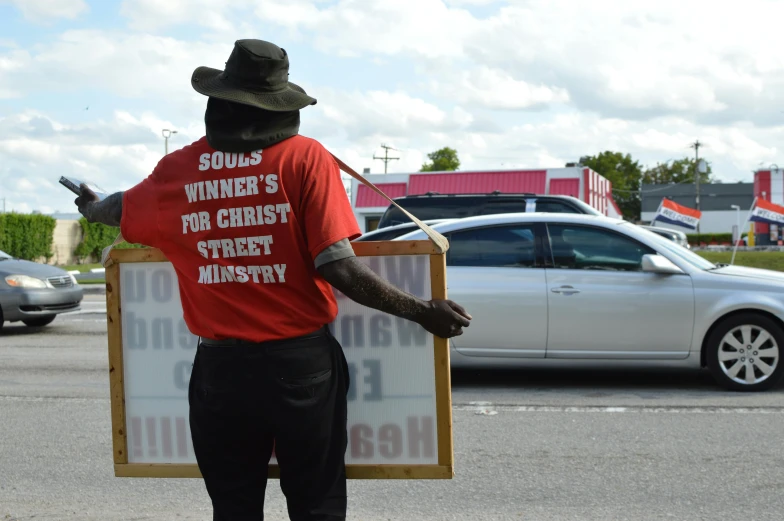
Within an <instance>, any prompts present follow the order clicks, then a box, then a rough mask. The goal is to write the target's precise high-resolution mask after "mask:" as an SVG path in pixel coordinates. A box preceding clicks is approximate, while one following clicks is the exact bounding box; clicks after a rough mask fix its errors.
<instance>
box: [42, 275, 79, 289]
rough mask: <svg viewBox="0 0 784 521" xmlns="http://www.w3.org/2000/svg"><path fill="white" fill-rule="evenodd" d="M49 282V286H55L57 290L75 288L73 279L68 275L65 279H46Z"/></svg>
mask: <svg viewBox="0 0 784 521" xmlns="http://www.w3.org/2000/svg"><path fill="white" fill-rule="evenodd" d="M46 280H48V281H49V284H51V285H52V286H54V287H55V288H58V289H59V288H70V287H72V286H73V279H72V278H71V277H69V276H68V275H65V276H63V277H49V278H48V279H46Z"/></svg>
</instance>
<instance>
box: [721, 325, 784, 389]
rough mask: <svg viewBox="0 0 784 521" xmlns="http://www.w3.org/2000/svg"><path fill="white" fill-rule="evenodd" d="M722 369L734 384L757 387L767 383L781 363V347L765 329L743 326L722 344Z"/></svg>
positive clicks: (725, 338)
mask: <svg viewBox="0 0 784 521" xmlns="http://www.w3.org/2000/svg"><path fill="white" fill-rule="evenodd" d="M718 355H719V366H720V367H721V370H722V371H723V372H724V374H725V375H727V377H728V378H730V379H731V380H732V381H734V382H736V383H739V384H743V385H754V384H758V383H760V382H764V381H765V380H767V379H768V378H769V377H770V375H772V374H773V372H774V371H775V370H776V367H777V366H778V364H779V346H778V343H777V342H776V339H775V338H773V335H771V334H770V333H769V332H768V331H767V330H766V329H765V328H763V327H760V326H758V325H751V324H746V325H741V326H737V327H735V328H733V329H731V330H729V331H728V332H727V334H725V335H724V337H723V338H722V339H721V342H720V343H719V353H718Z"/></svg>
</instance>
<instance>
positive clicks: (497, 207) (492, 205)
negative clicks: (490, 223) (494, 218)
mask: <svg viewBox="0 0 784 521" xmlns="http://www.w3.org/2000/svg"><path fill="white" fill-rule="evenodd" d="M522 212H525V199H512V200H496V201H494V200H489V201H487V202H486V203H485V204H484V205H483V206H482V209H481V211H480V212H479V213H481V215H491V214H498V213H522Z"/></svg>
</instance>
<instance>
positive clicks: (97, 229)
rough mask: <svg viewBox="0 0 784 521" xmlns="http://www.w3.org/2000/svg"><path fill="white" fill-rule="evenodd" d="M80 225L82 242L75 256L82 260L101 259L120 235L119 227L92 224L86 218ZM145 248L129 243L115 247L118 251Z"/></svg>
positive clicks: (80, 220)
mask: <svg viewBox="0 0 784 521" xmlns="http://www.w3.org/2000/svg"><path fill="white" fill-rule="evenodd" d="M79 224H80V225H81V226H82V242H80V243H79V246H77V247H76V250H75V251H74V254H75V255H76V256H77V257H79V258H80V259H82V260H84V259H86V258H87V257H91V256H92V257H94V258H97V259H100V258H101V253H102V252H103V249H104V248H106V247H107V246H109V245H110V244H112V243H113V242H114V240H115V239H116V238H117V235H119V233H120V228H118V227H115V226H106V225H105V224H100V223H90V222H87V219H85V218H84V217H82V218H81V219H79ZM143 247H144V246H142V245H140V244H129V243H127V242H121V243H120V244H118V245H117V246H115V248H118V249H122V248H143Z"/></svg>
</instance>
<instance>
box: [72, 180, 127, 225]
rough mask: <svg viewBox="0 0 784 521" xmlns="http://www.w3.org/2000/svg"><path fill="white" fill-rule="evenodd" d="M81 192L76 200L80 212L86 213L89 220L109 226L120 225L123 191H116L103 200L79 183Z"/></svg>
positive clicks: (85, 215) (85, 216)
mask: <svg viewBox="0 0 784 521" xmlns="http://www.w3.org/2000/svg"><path fill="white" fill-rule="evenodd" d="M79 188H80V189H81V193H80V194H79V197H77V198H76V199H75V200H74V203H75V204H76V207H77V208H78V209H79V213H80V214H82V215H84V218H85V219H87V222H91V223H101V224H105V225H107V226H120V219H122V200H123V193H122V192H116V193H113V194H112V195H110V196H109V197H107V198H106V199H104V200H103V201H101V199H100V198H99V197H98V196H97V195H95V192H93V191H92V190H90V189H89V188H87V185H85V184H84V183H82V184H81V185H79Z"/></svg>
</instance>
